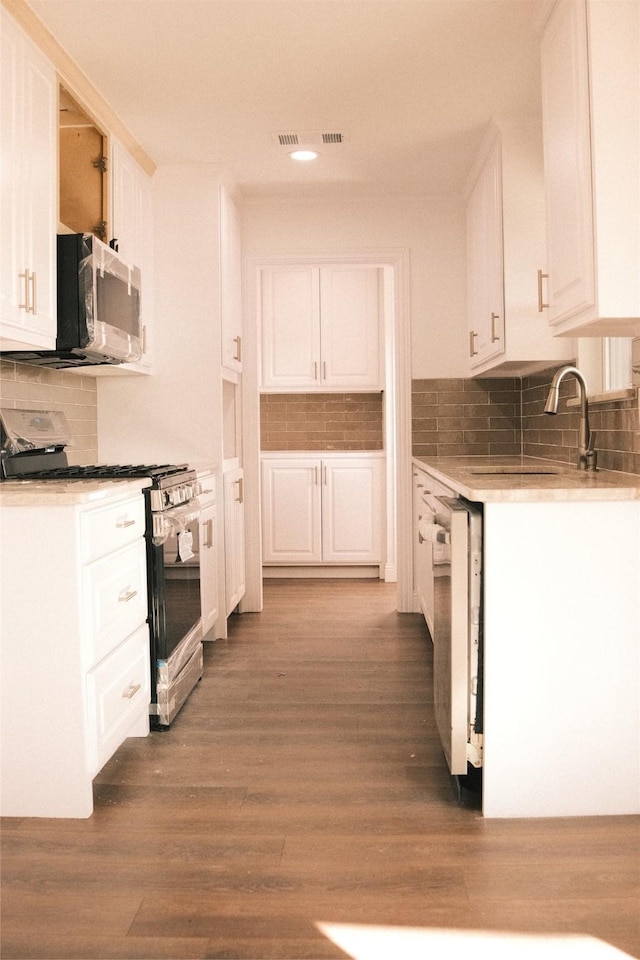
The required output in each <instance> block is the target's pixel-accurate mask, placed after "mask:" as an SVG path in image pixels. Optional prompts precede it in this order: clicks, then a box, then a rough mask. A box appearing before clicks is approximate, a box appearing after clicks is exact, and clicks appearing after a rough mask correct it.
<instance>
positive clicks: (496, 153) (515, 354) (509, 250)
mask: <svg viewBox="0 0 640 960" xmlns="http://www.w3.org/2000/svg"><path fill="white" fill-rule="evenodd" d="M466 193H467V197H468V201H467V304H468V306H467V310H468V319H469V366H470V371H471V373H472V375H473V376H481V375H483V374H487V373H490V375H492V376H501V375H502V376H509V377H513V376H526V375H528V374H530V373H535V372H536V371H537V370H545V369H547V368H548V367H550V366H553V365H554V364H555V363H562V362H564V361H566V360H569V359H572V358H573V356H574V355H575V346H574V344H573V342H572V341H571V339H570V338H566V339H562V340H560V339H558V338H557V337H555V336H553V333H552V331H551V330H550V328H549V324H548V322H547V317H546V315H543V314H542V313H541V312H540V309H539V302H538V282H537V281H538V272H539V271H542V269H543V267H544V264H545V263H546V252H545V244H546V240H545V212H544V211H545V201H544V170H543V150H542V130H541V128H540V125H539V124H536V123H527V122H520V121H500V122H492V123H491V124H489V127H488V128H487V132H486V135H485V138H484V140H483V143H482V145H481V147H480V149H479V151H478V154H477V157H476V160H475V163H474V166H473V169H472V172H471V174H470V175H469V180H468V184H467V191H466Z"/></svg>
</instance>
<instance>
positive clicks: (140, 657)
mask: <svg viewBox="0 0 640 960" xmlns="http://www.w3.org/2000/svg"><path fill="white" fill-rule="evenodd" d="M150 686H151V668H150V664H149V631H148V627H147V625H146V624H145V625H144V626H143V627H140V628H139V629H138V630H136V632H135V633H134V634H133V635H132V636H130V637H128V639H127V640H125V641H124V643H121V644H120V646H119V647H117V649H115V650H114V651H113V653H111V654H110V655H109V656H108V657H106V658H105V659H104V660H102V661H101V662H100V663H99V664H98V665H97V666H96V667H94V669H93V670H90V671H89V673H88V674H87V719H88V727H87V738H88V747H89V756H88V762H89V767H90V771H91V773H92V775H95V774H96V773H97V772H98V771H99V770H100V769H101V768H102V767H103V766H104V765H105V763H106V762H107V760H108V759H109V758H110V757H111V756H113V754H114V753H115V751H116V750H117V749H118V747H119V746H120V744H121V743H122V741H123V740H124V739H125V738H126V737H127V735H128V733H129V731H130V730H131V728H132V726H133V725H134V723H135V722H136V721H137V720H138V719H139V718H140V717H141V716H145V715H146V716H147V717H148V715H149V701H150V699H151V693H150Z"/></svg>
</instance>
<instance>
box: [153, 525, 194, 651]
mask: <svg viewBox="0 0 640 960" xmlns="http://www.w3.org/2000/svg"><path fill="white" fill-rule="evenodd" d="M163 567H164V612H165V643H166V647H165V649H164V650H163V651H162V653H161V656H163V657H165V658H168V657H169V656H170V655H171V653H172V651H173V650H175V648H176V647H177V646H178V645H179V644H180V641H181V640H182V639H183V637H185V636H186V634H187V633H188V632H189V631H190V630H191V628H192V627H193V626H194V624H195V623H197V621H198V620H199V619H200V616H201V607H200V544H199V540H198V521H197V519H196V520H193V521H192V522H191V523H189V524H187V525H186V526H185V528H184V531H182V532H180V533H177V534H176V533H172V534H171V536H170V537H169V538H168V540H167V541H166V543H165V544H164V548H163Z"/></svg>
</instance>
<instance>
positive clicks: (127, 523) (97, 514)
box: [82, 494, 144, 563]
mask: <svg viewBox="0 0 640 960" xmlns="http://www.w3.org/2000/svg"><path fill="white" fill-rule="evenodd" d="M142 536H144V497H143V495H142V494H139V495H138V496H136V497H134V498H132V499H130V500H123V501H122V502H120V503H113V504H111V505H110V506H108V507H103V508H102V509H99V510H90V511H87V512H86V513H85V514H83V516H82V546H83V551H82V552H83V559H84V562H85V563H90V562H91V561H92V560H97V558H98V557H104V556H106V555H107V554H108V553H111V552H112V551H113V550H118V549H120V547H124V546H126V545H127V544H128V543H132V542H133V541H134V540H137V539H138V538H139V537H142Z"/></svg>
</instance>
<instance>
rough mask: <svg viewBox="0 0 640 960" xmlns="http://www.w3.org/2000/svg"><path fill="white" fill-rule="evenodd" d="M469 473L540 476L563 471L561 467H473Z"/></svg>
mask: <svg viewBox="0 0 640 960" xmlns="http://www.w3.org/2000/svg"><path fill="white" fill-rule="evenodd" d="M469 473H473V474H476V475H481V474H509V475H511V476H539V475H547V474H556V475H557V474H559V473H562V471H561V469H560V468H559V467H534V466H530V467H527V466H523V467H507V466H502V467H471V469H470V471H469Z"/></svg>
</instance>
